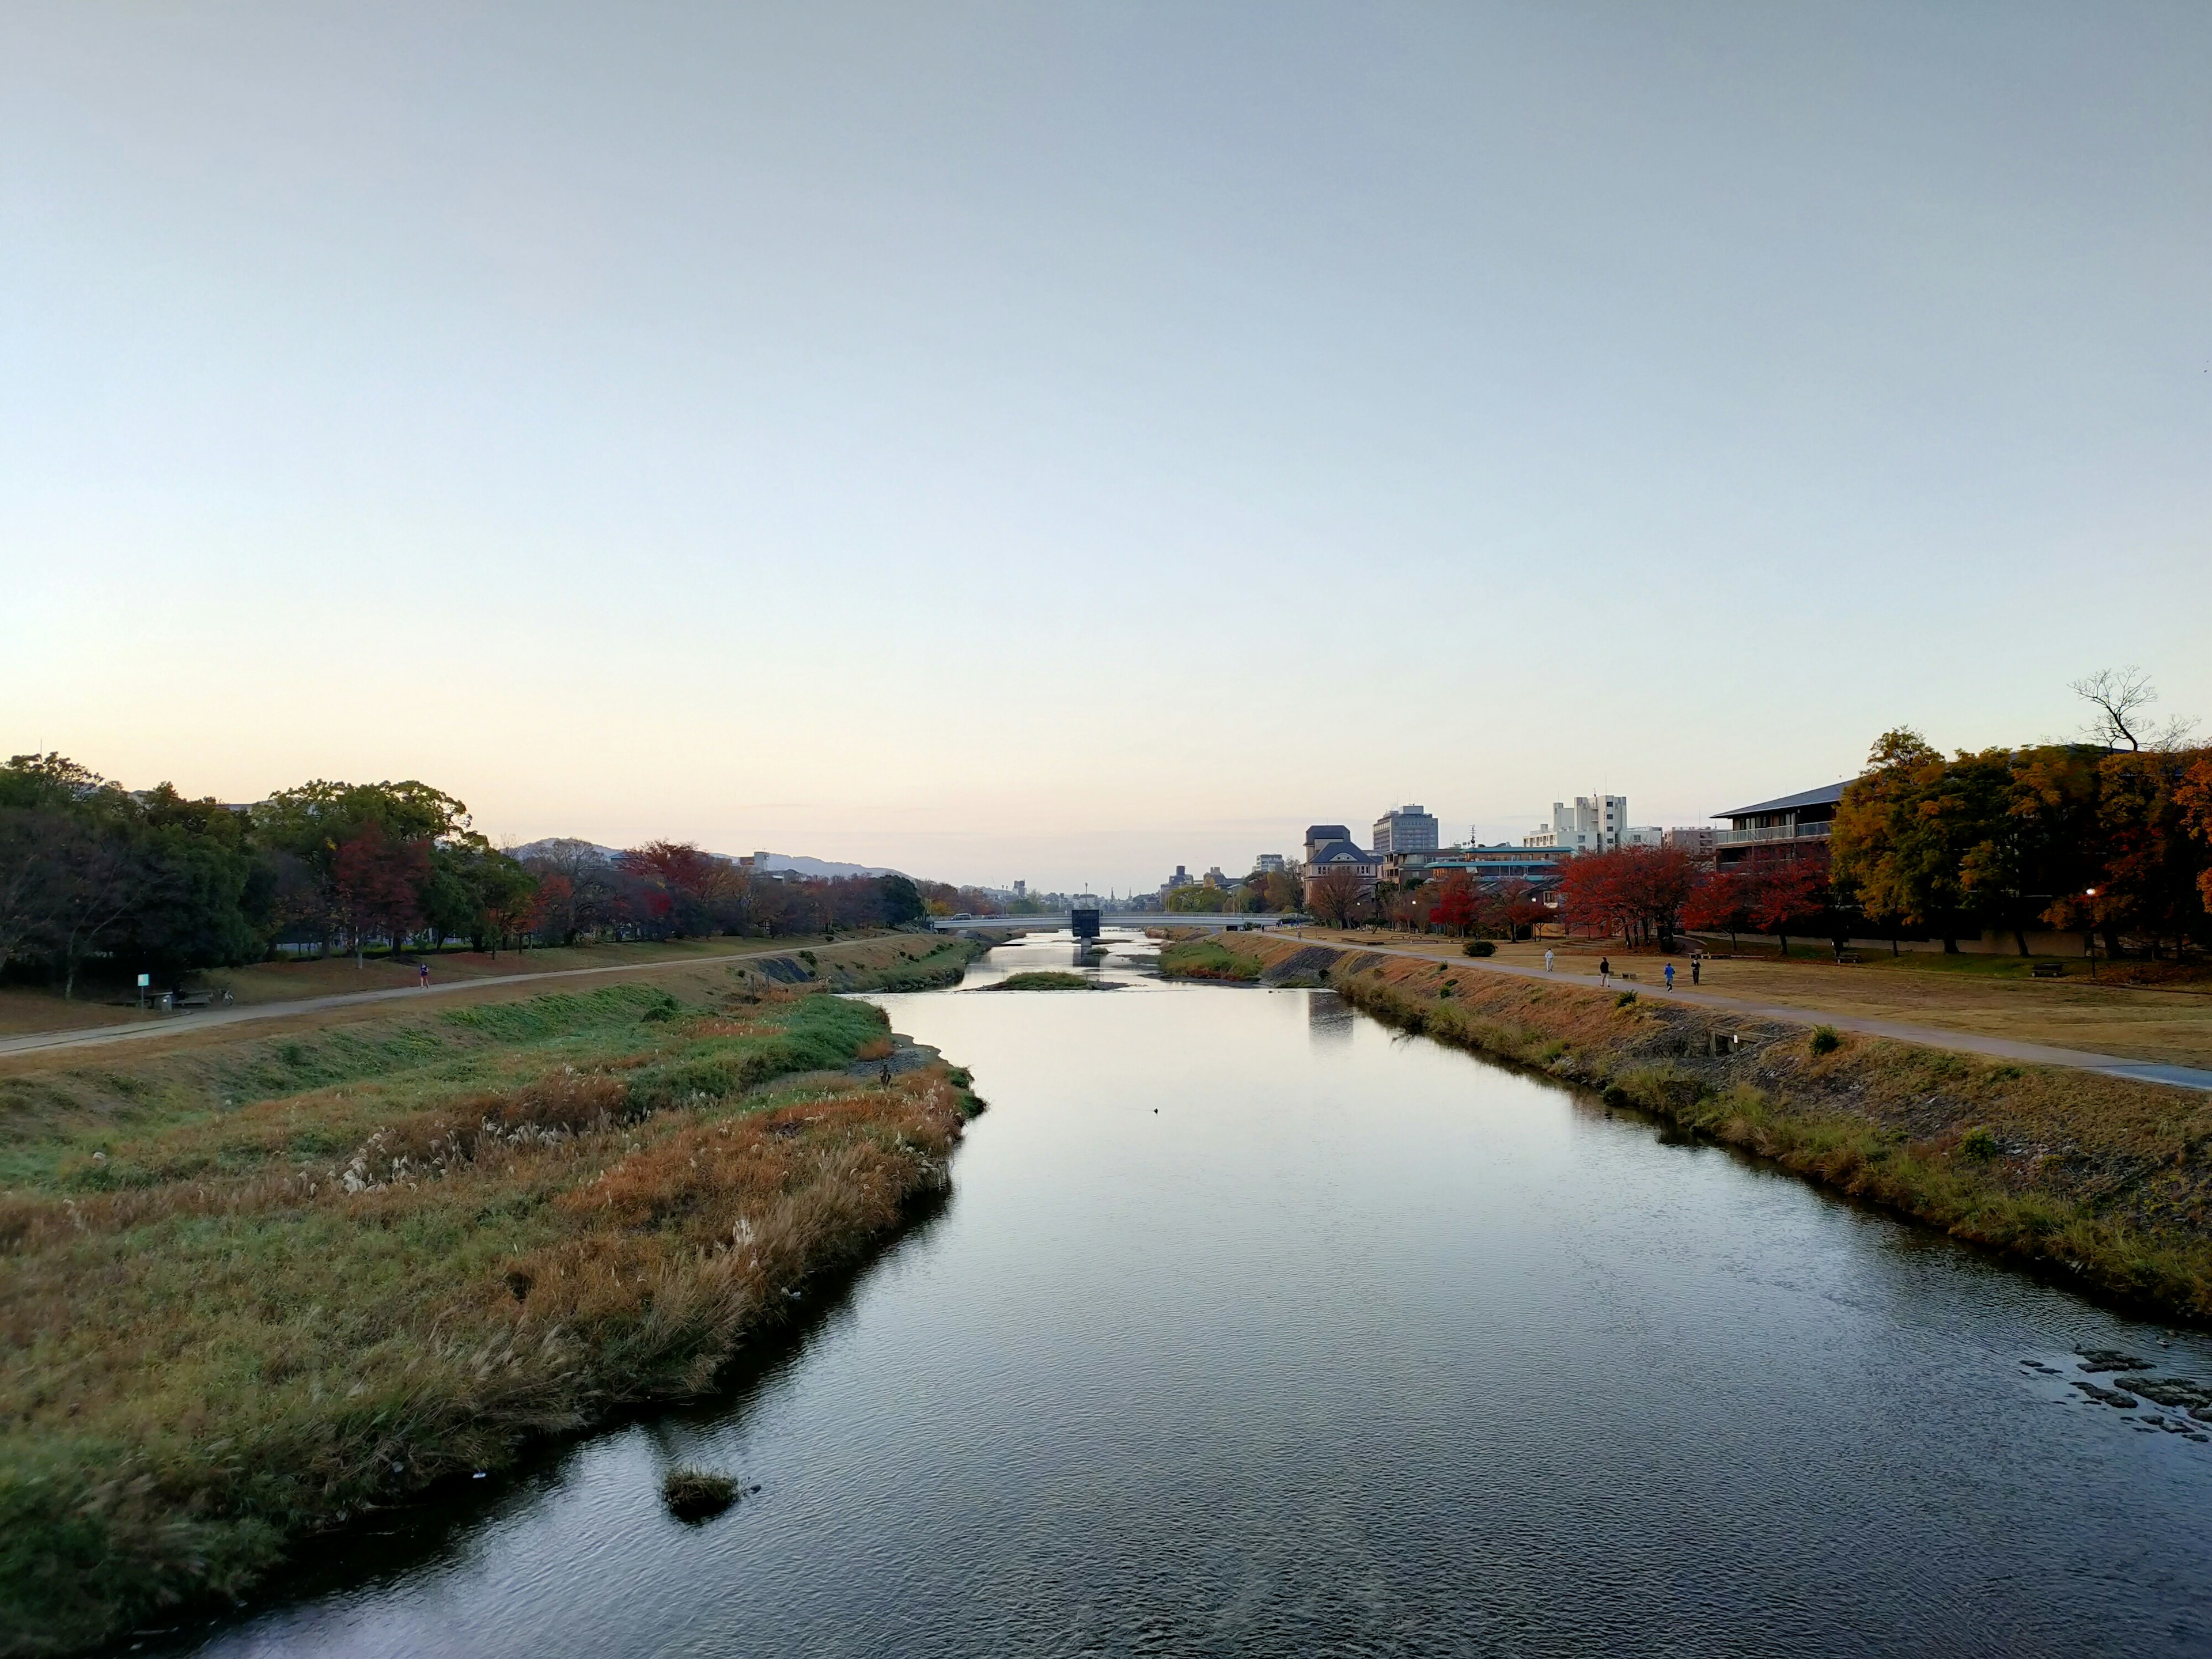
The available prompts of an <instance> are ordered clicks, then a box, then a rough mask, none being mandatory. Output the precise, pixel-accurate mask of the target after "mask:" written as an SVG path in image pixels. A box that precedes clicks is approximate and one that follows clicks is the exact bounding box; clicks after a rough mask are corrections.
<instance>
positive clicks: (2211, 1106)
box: [1160, 934, 2212, 1322]
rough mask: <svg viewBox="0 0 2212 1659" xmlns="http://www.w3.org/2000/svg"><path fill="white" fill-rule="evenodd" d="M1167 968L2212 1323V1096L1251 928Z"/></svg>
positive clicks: (1189, 944) (1171, 958)
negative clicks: (1737, 1152)
mask: <svg viewBox="0 0 2212 1659" xmlns="http://www.w3.org/2000/svg"><path fill="white" fill-rule="evenodd" d="M1160 969H1161V972H1162V973H1163V974H1164V975H1168V976H1170V977H1201V978H1209V979H1230V980H1243V981H1246V982H1255V983H1261V984H1325V985H1328V986H1330V987H1334V989H1336V990H1337V991H1338V992H1339V993H1340V994H1342V995H1343V996H1344V998H1345V999H1346V1000H1347V1001H1349V1002H1351V1003H1352V1005H1353V1006H1356V1007H1358V1008H1360V1009H1362V1010H1364V1012H1369V1013H1370V1014H1373V1015H1375V1016H1376V1018H1380V1019H1383V1020H1384V1021H1386V1022H1388V1023H1389V1024H1393V1025H1395V1026H1398V1027H1400V1028H1401V1029H1402V1030H1412V1031H1417V1032H1425V1033H1426V1034H1427V1035H1429V1036H1434V1037H1436V1038H1437V1039H1438V1040H1439V1041H1441V1042H1449V1043H1452V1044H1455V1045H1456V1046H1458V1047H1462V1048H1469V1049H1474V1050H1476V1051H1478V1052H1480V1053H1484V1054H1492V1055H1496V1056H1498V1057H1499V1058H1501V1059H1504V1060H1511V1061H1514V1062H1516V1063H1517V1064H1520V1065H1523V1066H1531V1067H1534V1068H1536V1069H1539V1070H1541V1071H1543V1072H1545V1073H1548V1074H1549V1075H1552V1076H1554V1077H1557V1078H1559V1079H1561V1080H1563V1081H1565V1082H1569V1083H1573V1084H1577V1085H1582V1086H1584V1087H1588V1088H1591V1089H1595V1090H1597V1091H1601V1092H1602V1093H1603V1094H1605V1095H1606V1096H1607V1098H1609V1099H1613V1100H1615V1101H1618V1102H1620V1103H1624V1104H1630V1105H1634V1106H1637V1107H1639V1108H1642V1109H1645V1110H1648V1111H1650V1112H1652V1113H1654V1114H1656V1115H1660V1116H1662V1117H1664V1118H1667V1119H1668V1120H1670V1121H1674V1122H1676V1123H1679V1124H1680V1125H1682V1126H1684V1127H1688V1128H1692V1129H1694V1130H1696V1131H1698V1132H1699V1133H1704V1134H1707V1135H1710V1136H1711V1137H1713V1138H1714V1139H1717V1140H1720V1141H1723V1142H1725V1143H1727V1144H1729V1145H1731V1146H1740V1147H1742V1148H1745V1149H1746V1150H1748V1151H1751V1152H1757V1153H1759V1155H1761V1156H1763V1157H1765V1158H1771V1159H1773V1160H1774V1161H1775V1162H1777V1163H1778V1164H1782V1165H1783V1166H1784V1167H1785V1168H1787V1169H1790V1170H1794V1171H1796V1172H1797V1173H1798V1174H1801V1175H1803V1176H1807V1177H1808V1178H1810V1179H1813V1180H1815V1181H1819V1182H1823V1183H1825V1184H1826V1185H1830V1186H1833V1187H1836V1188H1839V1189H1841V1190H1843V1191H1844V1192H1848V1193H1850V1194H1853V1195H1854V1196H1857V1197H1860V1198H1863V1199H1866V1200H1870V1201H1872V1202H1875V1203H1878V1204H1881V1205H1883V1206H1887V1207H1889V1208H1891V1209H1893V1210H1896V1211H1898V1212H1901V1213H1903V1214H1905V1215H1909V1216H1911V1217H1912V1218H1915V1219H1917V1220H1920V1221H1923V1222H1925V1223H1927V1224H1929V1225H1934V1226H1938V1227H1942V1229H1944V1230H1945V1231H1948V1232H1950V1233H1952V1234H1954V1235H1955V1236H1957V1237H1960V1238H1965V1239H1969V1240H1972V1242H1974V1243H1978V1244H1982V1245H1984V1246H1987V1247H1990V1248H1992V1249H1997V1250H2000V1251H2002V1252H2005V1253H2007V1254H2010V1255H2017V1256H2020V1257H2022V1258H2024V1259H2027V1260H2030V1261H2036V1262H2039V1263H2043V1264H2046V1265H2048V1266H2051V1267H2055V1268H2057V1269H2059V1270H2061V1271H2063V1272H2064V1273H2068V1274H2069V1275H2072V1276H2075V1277H2076V1278H2078V1279H2082V1280H2085V1281H2087V1282H2088V1283H2089V1284H2092V1285H2096V1286H2097V1287H2099V1288H2100V1289H2102V1290H2104V1291H2108V1292H2110V1293H2112V1294H2115V1295H2118V1296H2121V1297H2125V1298H2128V1299H2130V1300H2132V1301H2135V1302H2138V1303H2142V1304H2147V1305H2149V1306H2153V1307H2155V1308H2158V1309H2160V1310H2162V1311H2165V1312H2167V1313H2170V1314H2173V1315H2177V1316H2182V1317H2185V1318H2188V1319H2191V1320H2193V1321H2198V1322H2207V1321H2212V1159H2208V1149H2212V1100H2208V1099H2207V1098H2206V1097H2203V1095H2201V1094H2194V1093H2191V1092H2189V1091H2183V1090H2179V1089H2173V1088H2168V1087H2165V1086H2161V1085H2156V1084H2150V1083H2139V1082H2135V1081H2131V1080H2130V1079H2123V1078H2115V1077H2109V1076H2103V1075H2099V1074H2096V1073H2083V1072H2076V1071H2066V1070H2061V1069H2059V1068H2057V1067H2053V1066H2033V1065H2020V1064H2012V1063H2002V1062H1992V1061H1985V1060H1977V1059H1973V1058H1971V1057H1968V1056H1965V1055H1960V1054H1949V1053H1944V1052H1942V1051H1938V1050H1934V1049H1928V1048H1918V1047H1916V1046H1914V1045H1912V1044H1909V1043H1903V1042H1891V1041H1888V1040H1886V1039H1881V1038H1869V1037H1864V1036H1857V1035H1854V1034H1850V1033H1843V1034H1838V1033H1834V1032H1826V1034H1825V1036H1824V1034H1823V1032H1822V1031H1821V1030H1817V1029H1816V1030H1814V1031H1812V1032H1809V1033H1808V1031H1807V1030H1804V1029H1803V1028H1802V1027H1798V1026H1794V1025H1784V1024H1780V1023H1779V1022H1766V1021H1759V1020H1754V1019H1746V1018H1739V1017H1734V1016H1729V1015H1727V1014H1723V1013H1717V1012H1711V1011H1708V1010H1703V1009H1699V1008H1696V1007H1694V1006H1687V1005H1684V1004H1680V1003H1663V1002H1659V1001H1656V1000H1639V999H1637V998H1635V997H1634V995H1633V994H1632V993H1631V992H1623V993H1618V994H1616V993H1613V992H1601V991H1595V990H1589V989H1585V988H1582V987H1568V986H1559V985H1547V984H1545V983H1543V982H1541V981H1528V980H1524V979H1514V978H1507V977H1504V976H1501V975H1492V974H1484V973H1480V972H1477V971H1473V970H1471V969H1467V968H1465V967H1464V966H1462V965H1455V964H1454V963H1451V962H1449V961H1444V960H1440V961H1437V962H1434V963H1430V962H1424V961H1420V960H1417V959H1412V958H1406V957H1385V956H1383V955H1380V954H1379V953H1376V952H1373V951H1360V950H1358V949H1357V948H1356V947H1353V948H1339V947H1335V946H1332V945H1320V944H1316V943H1314V942H1311V941H1309V940H1303V939H1282V938H1279V937H1273V938H1271V937H1262V936H1259V935H1252V934H1235V935H1230V936H1227V937H1216V938H1211V939H1193V940H1186V941H1182V942H1179V943H1176V944H1172V945H1169V946H1167V947H1166V948H1165V949H1164V950H1163V951H1162V952H1161V956H1160Z"/></svg>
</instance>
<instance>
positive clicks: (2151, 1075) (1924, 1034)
mask: <svg viewBox="0 0 2212 1659" xmlns="http://www.w3.org/2000/svg"><path fill="white" fill-rule="evenodd" d="M1275 937H1276V938H1277V939H1304V940H1305V941H1306V942H1307V943H1308V944H1310V945H1328V946H1331V947H1332V948H1334V949H1336V950H1340V951H1374V952H1376V954H1378V955H1381V956H1386V957H1412V958H1413V960H1415V961H1417V962H1447V963H1450V965H1451V966H1453V967H1455V968H1469V969H1476V970H1479V971H1480V972H1482V973H1486V974H1510V975H1513V976H1514V977H1515V978H1516V979H1541V980H1552V981H1559V982H1563V983H1565V984H1568V985H1583V986H1589V987H1592V988H1593V989H1595V988H1596V987H1597V986H1598V976H1597V975H1595V974H1575V973H1566V972H1552V973H1547V972H1546V971H1545V970H1544V969H1541V968H1530V967H1524V966H1522V964H1521V963H1512V962H1492V961H1490V960H1488V959H1487V958H1485V957H1464V958H1460V957H1440V956H1438V955H1437V953H1436V952H1435V951H1413V950H1408V949H1407V948H1406V947H1405V946H1404V945H1358V944H1346V943H1344V942H1343V941H1341V940H1339V939H1316V938H1314V937H1312V936H1311V935H1309V934H1307V933H1303V932H1300V931H1297V930H1296V929H1293V930H1291V931H1290V932H1287V933H1277V934H1276V935H1275ZM1676 977H1677V978H1686V977H1688V976H1687V975H1677V976H1676ZM1613 978H1614V980H1615V981H1620V975H1618V974H1615V975H1613ZM1619 988H1620V989H1621V990H1624V991H1633V992H1635V993H1636V994H1637V995H1638V996H1639V997H1646V996H1649V997H1658V998H1661V999H1663V1000H1667V1001H1669V1002H1679V1003H1682V1004H1684V1005H1685V1006H1689V1007H1692V1008H1714V1009H1719V1010H1722V1011H1723V1012H1728V1013H1731V1014H1748V1015H1751V1016H1753V1017H1754V1018H1759V1019H1778V1020H1784V1021H1786V1022H1788V1023H1789V1024H1792V1025H1832V1026H1834V1027H1835V1028H1836V1029H1837V1030H1839V1031H1858V1032H1863V1034H1865V1035H1866V1036H1883V1037H1893V1038H1895V1039H1896V1040H1897V1041H1898V1042H1917V1043H1919V1044H1920V1045H1921V1046H1922V1047H1923V1048H1952V1049H1956V1050H1958V1051H1959V1052H1960V1053H1961V1054H1986V1055H1987V1056H1989V1057H1990V1059H1992V1060H2024V1061H2026V1062H2027V1063H2029V1064H2031V1065H2035V1066H2071V1067H2072V1068H2073V1069H2074V1070H2075V1071H2077V1072H2103V1073H2108V1074H2109V1075H2111V1076H2113V1077H2126V1078H2133V1079H2136V1081H2137V1082H2139V1083H2170V1084H2172V1085H2174V1086H2175V1087H2176V1088H2180V1089H2205V1090H2212V1071H2208V1070H2206V1069H2204V1068H2203V1067H2202V1066H2162V1065H2160V1064H2158V1063H2156V1062H2155V1061H2152V1060H2123V1059H2122V1058H2121V1057H2120V1056H2119V1055H2118V1054H2093V1053H2091V1052H2090V1051H2088V1050H2087V1049H2084V1048H2052V1047H2051V1045H2050V1044H2048V1043H2044V1042H2016V1041H2015V1040H2014V1039H2013V1038H2011V1037H1995V1036H1977V1035H1976V1034H1975V1033H1973V1032H1972V1031H1947V1030H1942V1028H1941V1027H1939V1026H1934V1025H1910V1024H1905V1022H1904V1021H1903V1020H1896V1019H1875V1018H1869V1017H1868V1016H1865V1015H1863V1014H1830V1013H1823V1012H1820V1010H1819V1009H1817V1008H1795V1007H1790V1006H1786V1005H1784V1004H1782V1003H1778V1002H1752V1001H1749V1000H1746V999H1744V998H1741V997H1723V996H1716V995H1714V994H1712V993H1711V992H1710V991H1703V990H1699V991H1693V990H1691V989H1690V988H1689V987H1687V986H1684V985H1677V986H1676V987H1675V988H1674V989H1673V990H1671V991H1669V990H1668V989H1667V988H1666V987H1664V986H1661V985H1653V984H1649V983H1647V982H1646V981H1644V980H1641V979H1638V980H1637V981H1634V982H1633V983H1632V984H1620V987H1619Z"/></svg>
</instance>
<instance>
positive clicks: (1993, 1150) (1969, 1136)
mask: <svg viewBox="0 0 2212 1659" xmlns="http://www.w3.org/2000/svg"><path fill="white" fill-rule="evenodd" d="M1959 1150H1960V1152H1963V1153H1965V1154H1966V1156H1967V1157H1968V1158H1995V1157H1996V1155H1997V1138H1996V1136H1995V1135H1993V1134H1991V1133H1990V1132H1989V1130H1988V1129H1987V1128H1986V1127H1984V1126H1983V1125H1981V1124H1976V1125H1975V1126H1974V1127H1972V1128H1971V1129H1969V1130H1967V1131H1966V1133H1965V1134H1964V1135H1962V1136H1960V1139H1959Z"/></svg>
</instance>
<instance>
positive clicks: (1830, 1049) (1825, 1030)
mask: <svg viewBox="0 0 2212 1659" xmlns="http://www.w3.org/2000/svg"><path fill="white" fill-rule="evenodd" d="M1843 1046H1844V1040H1843V1038H1842V1037H1841V1036H1838V1035H1837V1032H1836V1028H1835V1027H1834V1026H1832V1025H1815V1026H1814V1028H1813V1052H1814V1054H1833V1053H1835V1052H1836V1050H1837V1049H1838V1048H1842V1047H1843Z"/></svg>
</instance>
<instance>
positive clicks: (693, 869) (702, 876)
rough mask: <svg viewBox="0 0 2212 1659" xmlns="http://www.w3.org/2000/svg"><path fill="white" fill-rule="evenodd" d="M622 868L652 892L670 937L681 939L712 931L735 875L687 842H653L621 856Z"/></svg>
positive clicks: (725, 862) (726, 863)
mask: <svg viewBox="0 0 2212 1659" xmlns="http://www.w3.org/2000/svg"><path fill="white" fill-rule="evenodd" d="M621 862H622V867H623V870H625V871H626V872H629V874H630V875H632V876H634V877H635V878H637V879H638V880H640V881H641V882H643V883H645V884H646V885H647V887H648V888H651V889H653V890H655V891H656V892H657V893H658V894H659V896H660V899H661V901H662V902H661V903H659V904H657V905H656V906H655V907H654V908H656V909H657V910H658V911H659V917H660V919H661V920H663V921H665V923H666V925H667V927H668V929H669V931H670V932H671V933H674V934H675V935H676V936H677V937H678V938H679V939H681V938H684V937H685V936H686V935H690V934H698V933H712V932H713V931H714V915H713V911H714V906H715V905H716V903H717V902H719V901H720V900H722V899H724V898H726V897H727V896H729V894H730V891H731V888H732V884H733V882H734V881H735V879H736V876H737V872H736V871H734V870H733V869H732V868H731V866H730V863H729V860H726V859H719V858H716V857H715V856H714V854H712V853H709V852H707V851H706V850H704V849H703V848H701V847H699V846H698V845H697V844H696V843H695V842H688V841H652V842H646V844H645V845H644V846H642V847H633V848H629V850H628V851H627V852H625V853H624V854H623V855H622V860H621Z"/></svg>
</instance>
